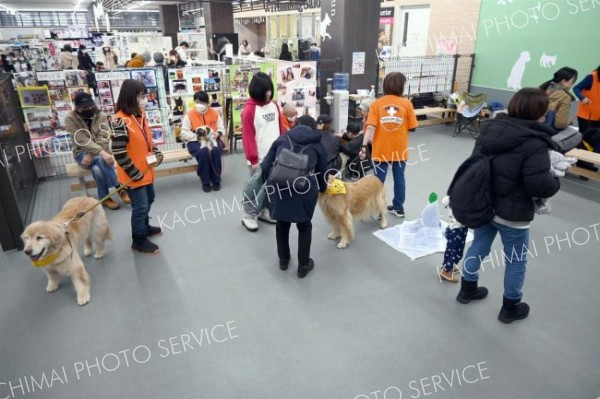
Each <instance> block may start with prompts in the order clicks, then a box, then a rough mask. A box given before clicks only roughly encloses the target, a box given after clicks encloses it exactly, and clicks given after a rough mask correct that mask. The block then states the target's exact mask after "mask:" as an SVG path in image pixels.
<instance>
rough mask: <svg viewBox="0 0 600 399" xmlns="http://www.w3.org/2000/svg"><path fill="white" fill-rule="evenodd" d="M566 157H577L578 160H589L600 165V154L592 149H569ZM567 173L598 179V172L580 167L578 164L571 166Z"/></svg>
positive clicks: (599, 173) (599, 175) (599, 178)
mask: <svg viewBox="0 0 600 399" xmlns="http://www.w3.org/2000/svg"><path fill="white" fill-rule="evenodd" d="M565 156H567V157H573V158H577V159H578V160H580V161H585V162H590V163H593V164H596V165H600V154H597V153H595V152H592V151H586V150H580V149H578V148H576V149H574V150H571V151H569V152H567V153H566V154H565ZM567 173H570V174H573V175H577V176H583V177H587V178H588V179H592V180H600V172H594V171H593V170H589V169H584V168H580V167H579V166H571V167H570V168H569V169H568V170H567Z"/></svg>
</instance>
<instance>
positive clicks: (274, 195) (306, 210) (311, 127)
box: [262, 116, 327, 278]
mask: <svg viewBox="0 0 600 399" xmlns="http://www.w3.org/2000/svg"><path fill="white" fill-rule="evenodd" d="M298 123H299V124H298V125H297V126H295V127H293V128H292V129H291V130H289V131H288V132H287V134H285V135H283V136H280V137H279V138H278V139H277V140H275V142H274V143H273V145H272V146H271V148H270V149H269V152H268V153H267V156H266V157H265V159H264V160H263V162H262V173H263V176H264V178H265V179H266V181H267V187H266V192H267V196H268V200H269V214H270V216H271V217H272V218H273V219H275V220H276V221H277V226H276V238H277V254H278V255H279V268H280V269H281V270H286V269H287V268H288V264H289V262H290V257H291V255H290V244H289V237H290V227H291V224H292V223H296V227H297V228H298V277H300V278H304V277H306V275H307V274H308V273H309V272H310V271H311V270H312V269H313V268H314V266H315V264H314V261H313V260H312V259H311V258H310V245H311V240H312V223H311V220H312V217H313V214H314V212H315V207H316V206H317V199H318V196H319V192H324V191H325V190H326V189H327V183H326V181H325V172H326V170H327V153H326V152H325V148H324V147H323V144H321V134H320V133H319V132H317V131H316V130H315V128H316V122H315V120H314V119H312V118H311V117H310V116H302V117H300V118H299V119H298ZM307 125H308V126H307ZM288 137H289V139H291V140H292V143H293V145H294V149H293V151H294V152H300V151H301V147H307V148H306V149H305V151H304V154H306V155H308V168H309V170H312V171H314V172H313V173H312V174H310V175H309V176H308V181H309V185H308V187H306V188H303V189H302V190H295V189H294V187H287V186H286V187H281V186H279V187H278V186H277V185H274V184H271V183H270V181H269V178H268V176H269V174H270V172H271V167H272V166H273V163H274V162H275V159H276V158H277V155H279V153H280V152H281V150H282V149H284V148H288V149H289V148H290V141H289V140H288Z"/></svg>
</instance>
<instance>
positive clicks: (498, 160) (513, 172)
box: [474, 115, 560, 222]
mask: <svg viewBox="0 0 600 399" xmlns="http://www.w3.org/2000/svg"><path fill="white" fill-rule="evenodd" d="M550 130H551V129H550V128H548V127H546V126H544V125H542V124H541V123H538V122H537V121H530V120H524V119H517V118H511V117H508V116H505V115H500V116H499V117H497V118H496V119H492V120H489V121H486V122H484V123H483V125H482V126H481V134H480V136H479V139H478V140H477V143H476V144H475V150H474V152H477V151H482V150H483V152H485V153H486V154H489V155H496V157H495V158H494V159H493V160H492V182H493V187H494V210H495V212H496V215H498V216H499V217H501V218H502V219H505V220H509V221H512V222H529V221H531V220H533V215H534V206H533V200H532V198H550V197H552V196H553V195H554V194H556V192H557V191H558V190H559V188H560V182H559V180H558V178H557V177H554V176H553V175H551V174H550V157H549V155H548V150H550V149H556V148H557V146H556V144H555V143H554V142H553V141H552V140H551V139H550Z"/></svg>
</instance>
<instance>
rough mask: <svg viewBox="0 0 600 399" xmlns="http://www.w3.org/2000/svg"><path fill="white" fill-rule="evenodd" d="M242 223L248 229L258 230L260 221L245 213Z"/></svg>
mask: <svg viewBox="0 0 600 399" xmlns="http://www.w3.org/2000/svg"><path fill="white" fill-rule="evenodd" d="M242 225H243V226H244V227H245V228H246V230H248V231H252V232H254V231H258V222H257V221H256V218H255V217H254V216H252V215H244V216H243V217H242Z"/></svg>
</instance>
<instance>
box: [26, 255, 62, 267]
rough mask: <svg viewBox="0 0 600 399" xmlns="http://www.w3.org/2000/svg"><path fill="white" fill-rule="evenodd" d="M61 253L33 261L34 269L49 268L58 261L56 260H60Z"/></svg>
mask: <svg viewBox="0 0 600 399" xmlns="http://www.w3.org/2000/svg"><path fill="white" fill-rule="evenodd" d="M59 253H60V252H57V253H55V254H54V255H50V256H46V257H45V258H42V259H38V260H32V261H31V263H32V264H33V267H44V266H47V265H49V264H50V263H52V262H54V261H55V260H56V258H58V254H59Z"/></svg>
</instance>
